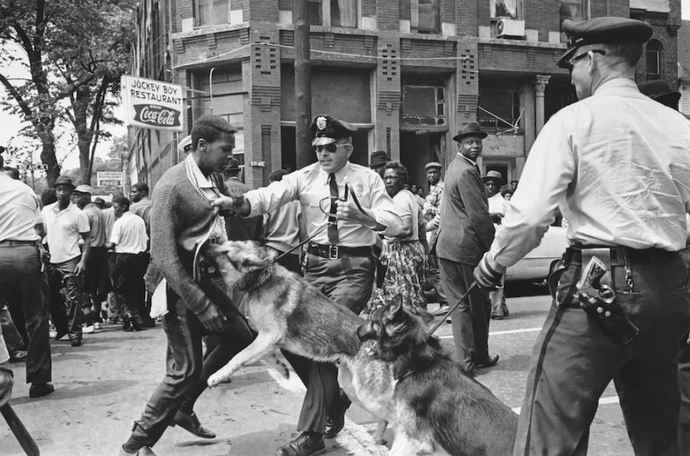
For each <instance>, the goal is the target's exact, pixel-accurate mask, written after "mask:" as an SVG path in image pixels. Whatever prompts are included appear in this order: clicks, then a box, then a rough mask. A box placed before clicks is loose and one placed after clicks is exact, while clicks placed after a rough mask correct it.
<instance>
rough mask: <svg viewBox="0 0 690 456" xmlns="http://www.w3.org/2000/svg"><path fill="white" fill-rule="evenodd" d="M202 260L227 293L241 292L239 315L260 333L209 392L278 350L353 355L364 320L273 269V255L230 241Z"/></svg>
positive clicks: (326, 357)
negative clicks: (213, 270)
mask: <svg viewBox="0 0 690 456" xmlns="http://www.w3.org/2000/svg"><path fill="white" fill-rule="evenodd" d="M205 256H206V257H207V258H209V259H211V260H212V261H214V262H215V263H216V265H217V266H218V269H219V271H220V274H221V276H222V278H223V280H224V281H225V284H226V287H227V291H228V292H231V290H232V289H234V288H237V289H239V290H240V292H241V294H242V295H243V298H242V302H241V304H240V311H241V312H242V313H243V314H244V315H246V316H247V318H248V320H249V323H250V325H251V326H252V327H253V328H254V329H255V330H256V331H257V333H258V335H257V337H256V339H254V341H253V342H252V343H251V344H250V345H249V346H248V347H246V348H245V349H244V350H242V351H241V352H239V353H238V354H237V355H235V357H234V358H232V359H231V360H230V361H229V362H228V363H227V364H226V365H225V366H223V367H222V368H221V369H220V370H218V372H216V373H214V374H213V375H211V377H209V379H208V385H209V386H215V385H218V384H219V383H223V382H228V381H230V378H231V377H232V374H233V372H235V371H236V370H237V369H238V368H240V367H241V366H244V365H246V364H249V363H252V362H254V361H257V360H259V359H260V358H263V357H264V356H266V355H269V354H272V353H273V352H274V351H275V349H276V348H279V347H280V348H283V349H285V350H287V351H289V352H292V353H295V354H297V355H301V356H304V357H307V358H310V359H313V360H316V361H330V362H340V361H342V360H343V359H352V358H353V357H354V356H355V355H357V353H358V351H359V346H360V341H359V339H358V337H357V328H359V326H361V325H362V323H364V320H362V319H361V318H359V317H358V316H356V315H355V314H354V313H353V312H351V311H350V310H349V309H347V308H346V307H344V306H341V305H338V304H335V303H333V302H332V301H330V300H329V299H328V298H327V297H326V296H324V295H323V294H322V293H321V292H320V291H319V290H317V289H316V288H315V287H313V286H311V285H310V284H309V283H308V282H307V281H306V280H304V279H303V278H302V277H299V276H298V275H297V274H295V273H293V272H290V271H288V270H287V269H285V268H284V267H282V266H281V265H279V264H277V263H274V262H273V259H274V254H273V251H272V250H270V249H268V248H266V247H263V246H260V245H259V244H257V243H255V242H252V241H232V242H226V243H224V244H222V245H220V246H210V247H209V248H208V250H207V251H206V252H205Z"/></svg>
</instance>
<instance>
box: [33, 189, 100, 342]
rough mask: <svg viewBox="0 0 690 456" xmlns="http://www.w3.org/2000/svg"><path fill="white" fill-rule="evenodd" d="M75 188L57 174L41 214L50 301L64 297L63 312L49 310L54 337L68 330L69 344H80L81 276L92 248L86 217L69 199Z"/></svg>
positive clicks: (82, 315)
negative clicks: (50, 197) (52, 192)
mask: <svg viewBox="0 0 690 456" xmlns="http://www.w3.org/2000/svg"><path fill="white" fill-rule="evenodd" d="M74 189H75V186H74V184H73V183H72V179H70V178H69V177H66V176H59V177H58V178H57V179H56V180H55V196H56V197H57V201H56V202H55V203H53V204H51V205H49V206H46V207H44V208H43V210H42V211H41V216H42V218H43V226H44V228H45V231H46V239H47V240H48V249H50V274H49V276H50V278H51V280H50V285H51V286H50V293H51V304H52V303H60V302H62V300H63V298H62V297H63V296H64V305H65V310H66V315H65V311H64V310H63V309H56V310H57V312H53V311H51V315H52V317H53V323H55V328H56V329H57V332H58V334H57V338H58V339H59V338H60V337H61V336H62V335H64V333H65V332H67V334H69V339H70V343H71V345H72V346H73V347H78V346H80V345H81V343H82V328H81V325H82V321H83V318H84V314H83V309H82V303H83V302H84V298H83V294H84V291H83V290H82V277H81V276H83V275H84V273H85V272H86V267H87V264H86V259H87V258H88V256H89V251H90V250H91V227H90V225H89V218H88V216H87V215H86V214H85V213H84V212H83V211H82V210H81V209H79V207H77V205H76V204H73V203H72V202H71V196H72V192H73V191H74ZM80 239H81V240H82V241H83V244H82V247H81V249H80V248H79V240H80ZM60 290H62V293H60ZM61 295H62V296H61Z"/></svg>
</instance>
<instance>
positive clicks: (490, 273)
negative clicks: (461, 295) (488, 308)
mask: <svg viewBox="0 0 690 456" xmlns="http://www.w3.org/2000/svg"><path fill="white" fill-rule="evenodd" d="M501 269H502V268H501V267H500V266H499V265H498V264H497V263H495V262H493V261H492V260H491V258H490V257H489V254H488V253H486V254H484V257H483V258H482V260H481V261H480V262H479V264H478V265H477V267H476V268H474V280H476V281H477V285H479V288H482V289H484V290H496V289H497V288H498V287H500V286H501V278H502V277H503V272H504V271H502V270H501Z"/></svg>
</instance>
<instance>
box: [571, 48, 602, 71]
mask: <svg viewBox="0 0 690 456" xmlns="http://www.w3.org/2000/svg"><path fill="white" fill-rule="evenodd" d="M590 52H594V53H595V54H601V55H606V51H605V50H603V49H590V50H589V51H587V52H583V53H582V54H579V55H576V56H573V57H571V58H570V59H569V60H568V62H567V64H568V69H570V70H572V69H573V67H574V66H575V62H577V61H578V60H582V59H584V58H585V57H586V56H587V54H589V53H590Z"/></svg>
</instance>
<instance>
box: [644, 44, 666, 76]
mask: <svg viewBox="0 0 690 456" xmlns="http://www.w3.org/2000/svg"><path fill="white" fill-rule="evenodd" d="M662 51H663V47H662V46H661V43H660V42H659V41H657V40H650V41H649V42H648V43H647V52H646V68H647V80H652V79H661V68H662V65H661V59H662Z"/></svg>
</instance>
